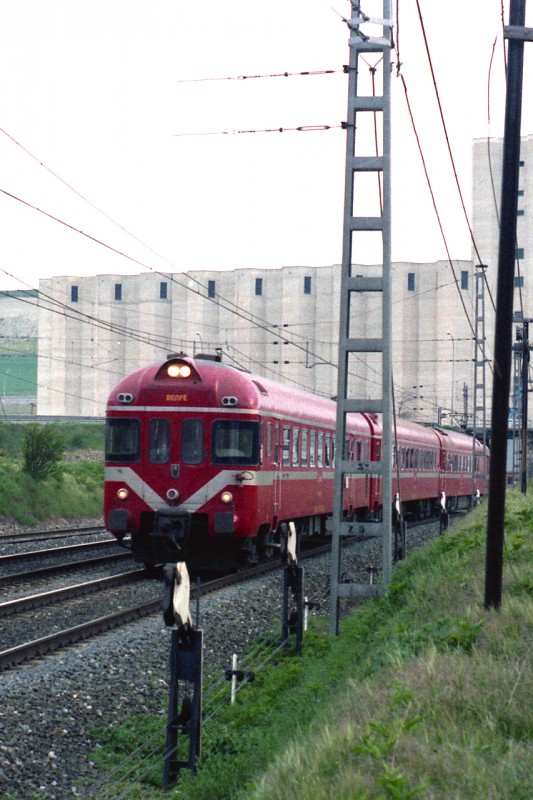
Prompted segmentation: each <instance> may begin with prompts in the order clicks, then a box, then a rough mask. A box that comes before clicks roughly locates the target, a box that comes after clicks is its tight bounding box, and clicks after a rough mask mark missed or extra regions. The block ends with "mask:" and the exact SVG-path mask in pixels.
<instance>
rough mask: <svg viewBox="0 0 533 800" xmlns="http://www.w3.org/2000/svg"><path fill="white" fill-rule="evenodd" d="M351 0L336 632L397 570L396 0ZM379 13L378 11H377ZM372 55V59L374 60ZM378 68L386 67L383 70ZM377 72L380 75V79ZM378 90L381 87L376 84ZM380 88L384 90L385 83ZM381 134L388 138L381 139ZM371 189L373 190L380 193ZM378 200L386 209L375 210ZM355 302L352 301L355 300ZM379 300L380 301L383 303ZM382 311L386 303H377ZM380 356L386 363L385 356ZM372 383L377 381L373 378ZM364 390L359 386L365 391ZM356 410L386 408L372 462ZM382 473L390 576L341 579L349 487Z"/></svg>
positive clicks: (374, 531)
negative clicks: (349, 447)
mask: <svg viewBox="0 0 533 800" xmlns="http://www.w3.org/2000/svg"><path fill="white" fill-rule="evenodd" d="M368 4H369V8H364V7H362V6H364V3H361V4H360V3H358V2H354V0H352V3H351V5H352V15H351V19H350V20H347V24H348V28H349V31H350V36H349V46H350V59H349V66H348V72H349V81H348V115H347V117H348V118H347V122H346V125H345V127H346V177H345V198H344V227H343V253H342V271H341V299H340V330H339V373H338V388H337V427H336V442H337V456H336V463H335V490H334V491H335V497H334V511H333V539H332V553H331V600H330V621H329V631H330V634H335V633H337V632H338V626H339V615H340V600H341V599H343V598H355V597H365V596H373V595H377V594H378V593H379V592H380V591H381V590H382V589H383V587H386V586H387V585H388V584H389V582H390V579H391V573H392V544H391V540H392V369H391V348H392V323H391V319H392V304H391V199H390V198H391V188H390V146H391V120H390V116H391V115H390V77H391V75H390V73H391V49H392V20H391V2H390V0H383V2H382V5H381V7H380V8H379V10H380V11H381V13H382V17H380V18H374V17H369V16H367V14H368V13H370V12H371V11H372V10H373V8H374V7H376V8H378V7H379V3H377V2H376V0H374V2H372V0H368ZM378 13H379V11H378ZM369 61H371V62H372V63H371V65H370V67H369ZM368 68H369V69H370V73H371V81H370V82H371V87H370V88H369V89H367V90H365V87H364V86H362V85H361V84H362V77H363V74H364V73H366V70H367V69H368ZM378 73H379V74H378ZM376 77H377V79H376ZM376 86H377V87H378V88H377V92H376V88H375V87H376ZM380 89H381V91H380ZM380 139H381V141H380ZM371 195H374V196H373V197H372V196H371ZM376 208H377V210H378V212H379V213H376ZM360 244H361V245H362V246H363V247H365V248H366V247H367V246H368V245H369V244H370V246H371V247H372V246H374V247H376V246H377V247H381V258H380V259H379V261H380V262H381V265H382V266H381V269H379V268H377V272H378V274H376V272H373V273H372V275H371V276H361V275H354V274H353V273H352V262H353V258H352V253H353V252H355V253H356V252H357V248H358V246H359V245H360ZM362 292H373V293H374V294H375V296H376V297H379V296H381V324H380V328H379V330H378V331H377V335H376V336H374V337H373V338H371V337H370V331H369V330H368V329H366V330H365V331H364V333H365V334H366V335H365V336H362V335H359V336H358V335H357V333H358V332H357V321H356V314H357V307H356V303H357V297H359V296H360V293H362ZM352 302H353V306H352V305H351V303H352ZM376 305H378V306H379V302H378V303H376ZM375 316H376V317H379V310H376V314H375ZM362 362H364V363H365V365H366V368H367V369H370V370H371V372H372V374H373V376H375V374H376V372H378V373H379V372H381V382H380V383H379V382H378V390H377V396H376V397H375V398H372V399H368V398H362V397H361V392H360V385H361V381H360V380H358V379H357V375H358V369H359V365H360V364H361V363H362ZM380 362H381V363H380ZM366 385H373V384H369V383H367V384H366ZM358 393H359V394H358ZM351 412H366V413H377V414H382V420H383V434H382V452H381V453H380V454H378V453H376V454H375V459H374V460H373V461H372V460H371V461H368V462H363V461H353V460H350V458H349V453H347V452H346V448H345V446H344V442H345V441H346V438H347V437H346V431H347V415H348V414H350V413H351ZM357 475H359V476H364V475H367V476H371V475H372V476H375V477H377V479H380V480H381V486H382V497H383V513H382V516H381V519H379V520H376V521H374V522H365V523H363V528H364V530H363V531H361V526H360V525H358V529H359V532H360V533H364V534H365V535H373V536H376V537H380V538H381V541H382V546H383V568H382V579H383V583H382V586H381V587H380V586H379V585H378V584H375V583H372V584H370V583H369V584H357V583H354V582H346V581H342V580H341V573H342V539H343V536H345V535H347V534H348V533H349V528H350V523H347V522H346V521H345V520H344V515H343V493H344V487H345V486H346V484H349V482H350V481H353V480H355V476H357Z"/></svg>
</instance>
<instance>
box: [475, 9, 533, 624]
mask: <svg viewBox="0 0 533 800" xmlns="http://www.w3.org/2000/svg"><path fill="white" fill-rule="evenodd" d="M525 19H526V2H525V0H511V2H510V9H509V23H510V24H509V25H508V26H506V27H505V29H504V36H505V38H506V39H507V40H508V58H507V92H506V100H505V130H504V141H503V169H502V194H501V212H500V242H499V250H498V287H497V295H496V326H495V334H494V380H493V389H492V418H491V428H492V436H491V459H490V478H489V506H488V518H487V552H486V564H485V608H499V607H500V605H501V596H502V571H503V538H504V515H505V490H506V465H507V430H508V427H509V389H510V383H511V349H512V331H513V290H514V263H515V248H516V212H517V208H518V183H519V161H520V123H521V115H522V75H523V68H524V41H526V40H529V41H533V29H531V28H530V29H527V28H525Z"/></svg>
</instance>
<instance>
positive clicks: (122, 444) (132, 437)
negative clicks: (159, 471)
mask: <svg viewBox="0 0 533 800" xmlns="http://www.w3.org/2000/svg"><path fill="white" fill-rule="evenodd" d="M140 434H141V423H140V422H139V420H138V419H131V417H128V418H124V419H122V418H119V417H111V418H109V419H107V420H106V431H105V459H106V461H123V462H124V461H126V462H131V461H138V460H139V444H140V440H141V436H140Z"/></svg>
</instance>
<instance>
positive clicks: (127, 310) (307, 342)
mask: <svg viewBox="0 0 533 800" xmlns="http://www.w3.org/2000/svg"><path fill="white" fill-rule="evenodd" d="M376 269H377V268H376V267H372V266H367V265H354V267H353V273H354V274H362V275H373V274H375V273H376ZM454 269H455V272H456V275H457V276H458V279H459V283H460V279H461V273H462V272H465V273H467V276H468V280H467V288H465V289H463V290H458V289H457V286H456V283H455V278H454V275H453V272H452V269H451V267H450V265H449V264H448V262H438V263H436V264H409V263H396V264H394V266H393V287H394V288H393V330H394V381H395V385H396V395H397V403H398V406H399V411H400V412H401V414H402V416H407V417H411V418H413V419H421V420H425V421H428V422H436V421H437V419H438V409H439V408H442V411H443V414H444V417H443V421H444V422H446V421H449V414H450V411H451V408H452V382H453V401H454V402H453V407H454V411H455V415H456V417H457V419H458V418H459V416H460V413H461V411H462V391H463V383H464V382H466V383H467V384H469V386H471V382H472V376H471V371H472V362H471V360H472V336H471V332H469V330H468V324H467V322H466V318H464V316H463V315H461V314H458V313H457V306H458V292H460V293H461V295H462V297H463V300H464V302H465V303H466V305H467V307H468V308H470V309H471V307H472V290H473V277H472V265H471V263H470V262H467V261H462V262H454ZM410 275H412V276H414V278H413V277H409V276H410ZM258 279H259V280H260V281H261V287H260V289H261V293H260V294H259V293H256V292H258V291H259V287H258V286H257V283H256V282H257V280H258ZM413 281H414V283H413ZM210 282H212V283H211V284H210ZM161 284H166V289H165V290H164V293H165V292H166V297H162V296H161ZM117 285H119V286H120V287H121V288H120V290H119V291H120V299H115V298H116V296H117V297H118V295H116V291H118V290H116V288H115V287H116V286H117ZM73 287H77V290H73ZM209 287H211V292H214V296H213V297H210V296H209V294H210V288H209ZM339 287H340V267H339V266H338V265H337V266H330V267H284V268H282V269H276V270H257V269H241V270H235V271H229V272H214V271H197V272H190V273H175V274H172V275H155V274H153V273H149V274H143V275H133V276H119V275H98V276H96V277H89V278H79V277H75V276H64V277H57V278H53V279H49V280H43V281H41V284H40V289H41V292H42V295H43V296H42V298H41V307H40V315H39V341H40V349H39V395H38V412H39V414H43V415H49V414H68V415H71V414H79V415H83V416H90V415H97V416H99V415H101V414H102V413H103V411H104V408H105V403H106V400H107V397H108V395H109V393H110V391H111V389H112V387H113V386H114V385H115V384H116V383H117V382H118V380H119V379H120V378H121V377H122V376H123V375H125V374H127V373H128V372H131V371H133V370H135V369H136V368H138V367H140V366H141V365H144V364H146V363H150V362H152V361H159V360H162V359H163V358H164V357H165V356H166V355H167V353H171V352H180V351H184V352H186V353H188V354H189V355H194V354H195V353H198V352H214V351H215V349H216V348H220V349H221V351H222V353H223V358H224V360H226V361H227V362H228V363H231V364H235V365H236V366H240V367H243V368H245V369H249V370H250V371H252V372H256V373H258V374H260V375H264V376H268V377H271V378H273V379H278V380H281V381H285V382H287V383H291V384H293V385H296V386H301V387H303V388H306V389H308V390H309V391H312V392H316V393H318V394H322V395H326V396H334V395H336V394H337V370H336V367H335V364H336V362H337V346H338V330H339V299H338V298H339ZM306 289H307V290H308V291H306ZM73 291H74V293H75V294H74V295H73ZM45 295H46V297H48V298H53V302H52V301H51V300H45V299H44V296H45ZM73 297H76V298H77V299H73ZM380 304H381V297H380V296H379V295H377V294H369V293H363V294H357V295H354V296H353V300H352V306H351V309H350V335H351V336H361V335H368V336H379V332H380V326H381V311H380ZM349 372H350V381H351V385H352V387H353V390H354V391H355V392H356V394H357V396H359V397H363V398H365V397H373V396H376V391H378V390H379V385H380V382H381V365H380V357H378V356H376V355H372V356H370V357H368V358H364V357H361V356H356V357H353V361H352V362H351V363H350V369H349ZM470 392H471V388H470ZM470 396H471V395H470Z"/></svg>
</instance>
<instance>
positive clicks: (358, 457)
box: [355, 441, 363, 461]
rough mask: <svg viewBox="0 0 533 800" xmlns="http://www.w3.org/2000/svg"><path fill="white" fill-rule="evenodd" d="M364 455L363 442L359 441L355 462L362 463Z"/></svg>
mask: <svg viewBox="0 0 533 800" xmlns="http://www.w3.org/2000/svg"><path fill="white" fill-rule="evenodd" d="M362 455H363V443H362V442H361V441H358V442H357V451H356V456H355V460H356V461H361V460H362Z"/></svg>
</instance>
